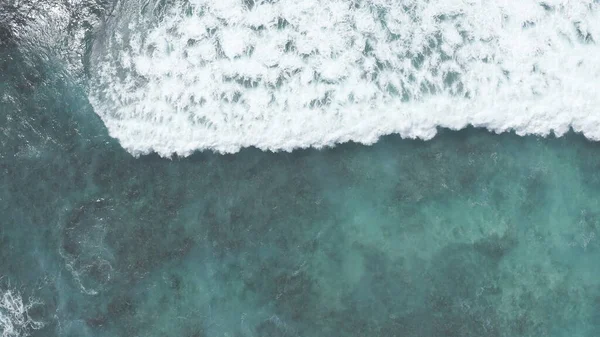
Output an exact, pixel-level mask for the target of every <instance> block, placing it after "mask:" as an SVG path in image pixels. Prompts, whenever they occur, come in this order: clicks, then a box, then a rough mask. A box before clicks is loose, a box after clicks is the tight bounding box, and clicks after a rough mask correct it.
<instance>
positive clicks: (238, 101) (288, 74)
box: [89, 0, 600, 156]
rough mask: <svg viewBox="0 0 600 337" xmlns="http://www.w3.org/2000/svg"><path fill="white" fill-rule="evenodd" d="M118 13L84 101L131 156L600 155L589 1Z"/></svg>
mask: <svg viewBox="0 0 600 337" xmlns="http://www.w3.org/2000/svg"><path fill="white" fill-rule="evenodd" d="M125 6H128V7H127V8H123V9H122V10H121V14H120V15H116V16H115V17H114V18H112V19H111V21H109V22H108V24H107V26H106V29H105V32H104V33H103V34H102V38H101V39H99V40H97V42H96V45H95V49H94V52H93V56H92V68H93V71H92V76H91V78H90V95H89V96H90V102H91V103H92V105H93V107H94V109H95V111H96V112H97V113H98V114H99V115H100V117H101V118H102V119H103V121H104V122H105V124H106V126H107V127H108V130H109V132H110V133H111V135H112V136H114V137H116V138H117V139H118V140H119V141H120V143H121V145H122V146H123V147H124V148H125V149H127V150H128V151H129V152H131V153H132V154H135V155H137V154H142V153H148V152H151V151H155V152H157V153H159V154H160V155H163V156H169V155H172V154H173V153H177V154H179V155H189V154H191V153H192V152H193V151H195V150H202V149H211V150H215V151H219V152H236V151H238V150H239V149H240V148H242V147H249V146H255V147H258V148H260V149H263V150H272V151H279V150H285V151H289V150H292V149H294V148H303V147H323V146H331V145H334V144H336V143H340V142H346V141H350V140H352V141H357V142H362V143H367V144H369V143H372V142H375V141H376V140H377V139H378V137H379V136H381V135H386V134H391V133H398V134H400V135H401V136H402V137H410V138H423V139H429V138H431V137H433V136H434V135H435V134H436V128H437V127H438V126H441V127H448V128H453V129H460V128H464V127H465V126H467V125H474V126H477V127H486V128H488V129H490V130H492V131H495V132H503V131H507V130H515V131H516V132H517V133H518V134H520V135H524V134H538V135H548V134H550V133H552V132H553V133H555V134H557V135H562V134H563V133H565V132H566V131H568V130H569V128H573V129H574V130H575V131H577V132H582V133H583V134H584V135H586V136H587V137H588V138H590V139H594V140H600V95H598V94H597V93H598V92H600V80H599V79H600V48H599V46H598V44H597V43H596V40H598V39H600V3H599V2H598V1H593V0H583V1H567V0H552V1H544V2H539V1H519V2H514V1H481V0H469V1H463V0H448V1H443V2H430V1H419V0H413V1H397V0H393V1H392V0H368V1H355V0H333V1H331V0H310V1H295V0H279V1H258V0H254V1H253V0H246V1H241V0H240V1H237V0H228V1H223V0H189V1H187V2H185V3H183V4H172V5H169V6H168V8H164V7H160V8H159V7H157V6H155V5H153V4H149V5H146V6H144V7H141V5H140V4H139V3H137V2H135V1H133V2H130V3H128V4H126V5H125ZM153 6H154V7H153Z"/></svg>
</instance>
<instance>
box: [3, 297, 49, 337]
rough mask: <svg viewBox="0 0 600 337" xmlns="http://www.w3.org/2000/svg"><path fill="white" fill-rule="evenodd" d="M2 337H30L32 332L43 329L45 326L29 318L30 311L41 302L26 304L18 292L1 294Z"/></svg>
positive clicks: (30, 301) (31, 301) (31, 300)
mask: <svg viewBox="0 0 600 337" xmlns="http://www.w3.org/2000/svg"><path fill="white" fill-rule="evenodd" d="M0 294H1V296H0V337H24V336H29V334H30V332H31V331H32V330H38V329H41V328H42V327H43V326H44V324H43V323H42V322H39V321H36V320H34V319H32V318H31V317H30V316H29V310H30V309H31V308H33V307H34V306H36V305H39V304H41V303H40V302H39V301H37V300H34V299H29V301H28V302H25V301H24V300H23V298H22V297H21V294H20V293H18V292H17V291H11V290H6V291H4V292H0Z"/></svg>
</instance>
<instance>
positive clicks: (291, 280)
mask: <svg viewBox="0 0 600 337" xmlns="http://www.w3.org/2000/svg"><path fill="white" fill-rule="evenodd" d="M599 169H600V144H598V143H594V142H589V141H587V140H585V139H584V138H583V137H582V136H579V135H576V134H572V133H571V134H568V135H567V136H565V137H563V138H558V139H556V138H538V137H519V136H516V135H514V134H501V135H495V134H492V133H489V132H487V131H485V130H477V129H467V130H461V131H449V130H441V131H440V134H439V135H438V136H437V137H435V138H434V139H433V140H431V141H419V140H403V139H400V138H399V137H397V136H389V137H385V138H382V139H381V140H380V141H379V142H378V143H376V144H375V145H373V146H363V145H357V144H352V143H348V144H343V145H339V146H337V147H335V148H330V149H324V150H314V149H310V150H299V151H294V152H292V153H266V152H261V151H259V150H256V149H245V150H242V151H241V152H239V153H237V154H233V155H220V154H215V153H209V152H206V153H196V154H194V155H192V156H190V157H188V158H183V159H182V158H174V159H164V158H160V157H158V156H155V155H148V156H142V157H140V158H134V157H132V156H131V155H129V154H128V153H127V152H125V151H124V150H123V149H122V148H121V147H120V146H119V144H118V142H117V141H116V140H114V139H112V138H110V137H109V136H108V134H107V131H106V129H105V128H104V125H103V124H102V121H101V120H100V119H99V118H98V117H97V116H96V115H95V114H94V112H93V111H92V109H91V107H90V106H89V103H88V102H87V99H86V96H85V92H84V89H83V88H81V87H78V86H77V85H75V84H70V81H69V77H68V76H67V75H66V74H64V73H62V72H61V71H60V67H59V66H58V65H51V64H48V63H43V62H39V60H37V59H36V58H35V57H34V56H31V55H30V54H21V53H20V52H19V50H17V49H14V48H3V49H2V50H1V55H0V294H3V296H4V297H3V298H4V300H3V301H2V302H0V318H4V321H3V320H2V319H0V332H2V333H3V334H2V336H3V337H4V336H25V335H31V336H46V337H47V336H186V337H192V336H193V337H199V336H260V337H268V336H344V337H347V336H403V337H408V336H415V337H417V336H418V337H423V336H478V337H480V336H536V337H539V336H598V335H599V334H600V268H599V267H598V261H600V249H599V248H600V247H599V246H598V240H597V238H596V236H597V232H598V230H599V229H600V224H599V221H600V211H599V210H600V207H599V206H600V204H599V202H600V192H599V191H600V171H599ZM7 294H12V295H13V296H15V297H17V298H18V297H19V296H20V298H22V301H23V303H24V304H25V305H26V307H27V308H26V309H27V310H26V312H21V313H19V312H17V311H18V310H17V311H15V310H16V309H15V307H11V306H9V305H7V303H9V301H7V300H6V299H7ZM17 302H18V301H17ZM27 304H30V305H27ZM11 309H15V310H12V311H11ZM17 309H18V308H17ZM21 318H25V319H24V320H20V319H21ZM7 322H8V323H7ZM33 322H41V323H43V326H41V325H36V324H33ZM10 329H12V330H10ZM11 331H12V332H11Z"/></svg>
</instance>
